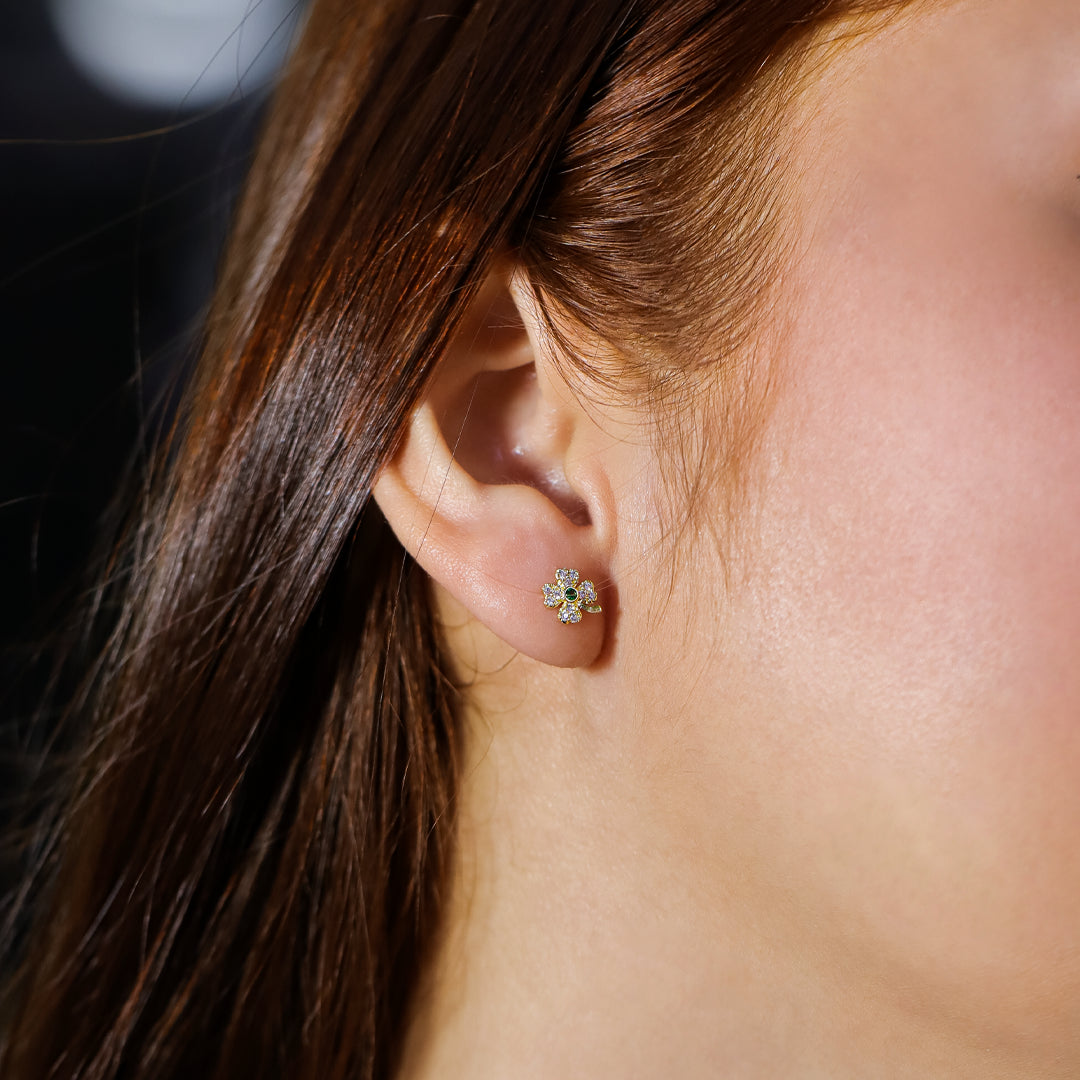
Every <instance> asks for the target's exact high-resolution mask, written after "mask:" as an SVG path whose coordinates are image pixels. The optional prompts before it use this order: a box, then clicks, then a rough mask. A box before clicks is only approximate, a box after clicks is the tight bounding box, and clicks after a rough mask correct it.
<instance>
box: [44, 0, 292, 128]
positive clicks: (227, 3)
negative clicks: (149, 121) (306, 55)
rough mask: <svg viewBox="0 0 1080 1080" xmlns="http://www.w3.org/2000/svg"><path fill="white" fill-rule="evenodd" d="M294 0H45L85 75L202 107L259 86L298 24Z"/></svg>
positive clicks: (136, 98)
mask: <svg viewBox="0 0 1080 1080" xmlns="http://www.w3.org/2000/svg"><path fill="white" fill-rule="evenodd" d="M303 6H304V5H303V4H302V3H300V2H298V0H49V9H50V12H51V14H52V17H53V22H54V23H55V26H56V30H57V34H58V35H59V38H60V41H61V43H62V44H63V46H64V48H65V50H66V51H67V53H68V55H69V56H70V57H71V59H72V61H73V62H74V63H75V64H76V66H77V67H78V68H79V69H80V70H81V71H82V72H83V74H84V75H85V76H86V77H87V78H88V79H90V80H91V81H92V82H93V83H95V84H96V85H97V86H99V87H100V88H101V89H102V90H104V91H105V92H106V93H108V94H111V95H112V96H114V97H117V98H120V99H122V100H124V101H127V102H130V103H132V104H137V105H146V106H152V107H159V108H179V107H184V108H193V109H198V108H205V107H206V106H208V105H214V104H217V103H218V102H222V101H225V100H227V99H229V98H231V97H239V96H242V95H243V94H247V93H250V92H251V91H253V90H257V89H258V88H259V87H260V86H263V85H264V84H265V83H267V82H268V81H269V80H270V79H272V78H273V76H274V74H275V72H276V71H277V69H278V68H279V67H280V65H281V63H282V61H283V60H284V58H285V56H286V54H287V53H288V51H289V46H290V44H291V42H292V38H293V36H294V33H295V31H296V28H297V23H298V21H299V19H300V17H301V9H302V8H303Z"/></svg>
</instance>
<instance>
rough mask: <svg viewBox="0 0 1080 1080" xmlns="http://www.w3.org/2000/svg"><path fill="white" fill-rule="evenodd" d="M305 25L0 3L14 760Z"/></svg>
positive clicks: (0, 485)
mask: <svg viewBox="0 0 1080 1080" xmlns="http://www.w3.org/2000/svg"><path fill="white" fill-rule="evenodd" d="M300 17H301V12H300V5H299V4H298V3H297V2H296V0H240V2H238V3H237V2H234V0H0V735H2V741H3V743H4V745H3V746H2V747H0V751H3V752H2V753H0V762H2V761H4V760H7V759H8V757H9V755H8V754H7V751H9V750H16V749H17V748H18V747H17V744H18V743H19V742H20V740H22V739H24V738H25V734H26V730H27V729H26V719H27V717H29V715H30V714H31V713H32V712H33V711H34V709H35V708H36V704H37V702H38V700H39V698H40V694H41V688H42V685H43V680H44V679H45V676H46V673H47V669H48V660H49V656H50V648H51V647H50V645H49V642H50V641H51V640H53V638H54V637H55V633H56V628H57V627H58V626H59V625H60V624H61V623H62V622H63V620H64V619H65V618H68V617H70V613H72V612H75V611H77V610H78V605H79V603H80V597H81V595H82V593H83V592H84V591H85V588H86V587H87V585H88V581H87V579H86V567H87V563H88V559H89V558H90V554H91V551H92V550H93V548H94V545H95V541H96V540H97V539H98V538H99V537H100V535H101V521H102V515H103V512H104V510H105V508H106V506H107V505H108V503H109V502H110V500H111V499H112V497H113V496H114V494H115V493H116V490H117V486H118V483H119V481H120V477H121V474H122V472H123V470H124V467H125V465H126V463H127V462H129V461H130V460H131V458H132V455H133V454H138V453H139V452H140V449H144V448H145V444H147V443H148V442H151V441H152V432H153V428H154V425H155V424H156V423H157V422H158V421H159V420H160V419H161V417H162V414H163V413H162V408H161V407H160V406H156V404H155V403H157V402H158V401H159V400H160V399H161V397H162V395H163V394H164V393H165V392H166V389H167V388H168V387H169V386H170V385H172V384H175V383H176V382H177V381H178V380H182V378H183V374H184V372H185V371H186V370H187V369H188V368H189V367H190V363H191V360H192V355H191V354H192V350H193V344H194V342H195V341H196V339H197V336H198V329H199V323H200V319H201V317H202V314H203V311H204V308H205V305H206V303H207V298H208V295H209V291H210V288H211V285H212V282H213V276H214V270H215V266H216V261H217V258H218V255H219V251H220V248H221V245H222V242H223V240H224V237H225V233H226V229H227V224H228V220H229V215H230V209H231V207H232V204H233V201H234V199H235V196H236V194H237V191H238V188H239V185H240V183H241V182H242V178H243V175H244V172H245V169H246V167H247V165H248V162H249V157H250V152H251V141H252V137H253V134H254V133H255V132H256V131H257V128H258V124H259V120H260V116H261V112H262V108H263V105H264V101H265V98H266V93H267V87H268V84H269V83H270V82H271V80H272V79H273V76H274V73H275V71H276V69H277V67H278V66H279V64H280V62H281V60H282V59H283V57H284V56H285V54H286V53H287V50H288V46H289V44H290V42H291V40H292V39H293V37H294V36H295V33H296V30H297V24H298V22H299V19H300ZM155 409H156V411H155ZM166 411H167V407H166ZM39 646H43V647H44V652H43V653H42V655H43V657H44V662H41V661H39V662H35V660H34V657H35V655H38V653H39V652H40V650H39ZM9 779H10V778H9V777H8V776H6V775H5V767H4V766H3V765H0V790H3V788H4V786H5V783H6V781H7V780H9Z"/></svg>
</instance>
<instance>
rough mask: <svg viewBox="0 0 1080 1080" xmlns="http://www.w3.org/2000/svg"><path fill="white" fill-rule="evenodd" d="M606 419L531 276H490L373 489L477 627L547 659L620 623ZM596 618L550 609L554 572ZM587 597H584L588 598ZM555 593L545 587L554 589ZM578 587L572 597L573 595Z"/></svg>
mask: <svg viewBox="0 0 1080 1080" xmlns="http://www.w3.org/2000/svg"><path fill="white" fill-rule="evenodd" d="M602 438H603V433H602V432H601V430H600V428H599V426H598V425H597V424H596V422H595V421H594V420H593V419H592V418H591V417H590V415H589V414H588V413H587V412H586V411H585V410H584V409H583V408H582V405H581V403H580V401H579V399H578V397H577V396H575V394H574V393H573V392H572V391H571V388H570V387H569V386H568V385H567V383H566V382H565V380H564V379H563V377H562V375H561V374H560V370H559V367H558V365H557V364H556V361H555V353H554V346H553V345H552V343H551V342H550V339H549V335H548V334H546V333H545V332H544V330H543V328H542V325H541V323H540V319H539V316H538V312H537V308H536V304H535V300H534V298H533V295H532V292H531V290H530V289H529V287H528V284H527V282H526V281H525V279H524V277H523V275H522V274H521V273H520V272H515V270H514V268H513V267H512V266H510V265H508V264H507V263H506V262H500V263H499V264H498V265H497V266H496V268H495V269H493V270H492V271H491V273H490V274H489V277H488V279H487V280H486V282H485V284H484V286H483V288H482V289H481V291H480V293H479V295H478V297H477V299H476V301H475V302H474V303H473V305H472V306H471V308H470V310H469V312H468V313H467V315H466V318H465V320H464V322H463V324H462V326H461V328H460V330H459V331H458V332H457V333H456V334H455V337H454V340H453V341H452V343H451V345H450V347H449V348H448V350H447V352H446V354H445V355H444V356H443V357H442V358H441V359H440V362H439V367H438V370H437V372H436V374H435V377H434V380H433V383H432V385H431V386H430V388H429V391H428V395H427V398H426V399H425V400H424V401H423V402H421V404H420V405H419V406H418V407H417V409H416V410H415V412H414V414H413V416H412V418H411V420H410V423H409V427H408V429H407V431H406V433H405V437H404V439H403V441H402V443H401V446H400V448H399V450H398V452H397V454H396V455H395V457H394V458H393V460H392V461H391V462H390V463H389V464H388V465H387V466H386V467H385V468H384V469H383V471H382V472H381V473H380V476H379V478H378V481H377V483H376V485H375V488H374V496H375V500H376V502H377V503H378V504H379V508H380V510H381V511H382V513H383V514H384V516H385V517H386V519H387V521H388V522H389V524H390V526H391V528H392V529H393V530H394V532H395V533H396V535H397V537H398V539H399V540H400V541H401V543H402V544H403V545H404V547H405V548H406V550H408V551H409V553H410V554H411V555H412V556H413V557H414V558H415V559H416V560H417V562H418V563H419V564H420V565H421V566H422V567H423V568H424V569H425V570H426V571H427V573H428V574H430V576H431V577H432V578H433V579H434V580H435V581H436V582H437V583H438V584H439V585H440V586H442V588H443V589H445V590H446V591H447V592H448V593H449V594H450V595H451V596H453V597H454V598H455V599H456V600H457V601H458V602H459V603H460V604H462V605H464V607H465V608H466V609H467V610H468V611H469V612H470V613H471V614H472V615H473V616H474V617H475V618H477V619H478V620H479V621H480V622H482V623H483V624H484V625H485V626H487V627H488V628H489V629H490V630H492V631H493V632H494V633H495V634H496V635H498V636H499V637H500V638H502V639H503V640H504V641H505V642H507V643H508V644H509V645H511V646H512V647H513V648H515V649H517V650H519V651H520V652H523V653H525V654H527V655H528V656H531V657H533V658H535V659H537V660H540V661H542V662H544V663H547V664H552V665H556V666H559V667H577V666H587V665H589V664H591V663H592V662H593V661H595V660H596V658H597V657H598V656H599V654H600V652H601V650H602V648H603V644H604V639H605V631H607V630H609V629H610V627H611V625H612V620H611V615H612V611H613V606H614V604H613V601H614V597H613V589H612V587H611V582H610V580H609V572H610V567H611V556H612V547H613V542H614V529H613V524H614V513H613V508H612V501H611V491H612V486H611V484H610V483H609V478H608V477H607V476H606V475H605V472H604V465H603V460H604V455H603V454H602V453H598V452H597V450H598V445H597V443H598V440H600V439H602ZM560 569H569V570H577V571H578V572H579V573H580V576H581V580H582V581H591V582H593V583H595V587H596V592H597V598H596V601H595V602H594V604H593V606H599V607H600V608H602V611H601V612H600V613H599V614H596V613H587V612H586V610H585V607H586V604H585V603H581V606H580V614H581V620H580V622H577V623H573V622H571V623H563V622H561V621H560V619H559V610H560V607H561V605H560V606H559V607H554V608H553V607H548V606H545V590H544V585H545V584H548V585H552V586H556V587H558V586H559V582H558V580H557V578H556V571H558V570H560ZM578 591H579V597H578V599H579V600H581V601H584V600H586V599H587V594H588V589H587V588H586V590H585V596H581V595H580V593H581V591H580V590H578ZM548 592H549V593H550V590H548ZM572 596H573V594H571V597H572Z"/></svg>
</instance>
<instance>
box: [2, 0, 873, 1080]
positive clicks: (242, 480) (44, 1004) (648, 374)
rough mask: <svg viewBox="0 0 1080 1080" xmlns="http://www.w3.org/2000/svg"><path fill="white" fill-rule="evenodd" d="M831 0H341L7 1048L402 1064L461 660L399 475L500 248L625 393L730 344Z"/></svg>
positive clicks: (165, 502) (53, 822) (196, 401)
mask: <svg viewBox="0 0 1080 1080" xmlns="http://www.w3.org/2000/svg"><path fill="white" fill-rule="evenodd" d="M850 6H851V5H850V4H846V5H844V7H845V9H846V8H849V7H850ZM863 6H865V5H863ZM839 7H840V5H838V3H836V2H833V0H726V2H707V0H651V2H646V0H590V2H589V3H581V2H580V0H546V2H545V3H543V4H540V3H536V2H534V0H437V2H436V0H394V2H389V0H366V2H364V3H358V2H357V0H316V2H315V4H314V7H313V9H312V11H311V13H310V18H309V21H308V25H307V27H306V30H305V32H304V35H303V39H302V41H301V42H300V45H299V48H298V49H297V51H296V53H295V55H294V57H293V59H292V61H291V65H290V67H289V69H288V71H287V73H286V75H285V77H284V79H283V82H282V84H281V87H280V89H279V91H278V93H277V96H276V101H275V104H274V106H273V109H272V112H271V115H270V118H269V122H268V125H267V129H266V132H265V134H264V137H263V139H262V143H261V148H260V150H259V153H258V155H257V158H256V160H255V163H254V167H253V169H252V172H251V176H250V179H249V183H248V187H247V191H246V194H245V197H244V199H243V202H242V204H241V207H240V210H239V214H238V219H237V223H236V228H235V234H234V237H233V241H232V244H231V247H230V251H229V253H228V257H227V260H226V262H225V265H224V267H223V271H222V276H221V281H220V285H219V289H218V294H217V299H216V302H215V305H214V308H213V310H212V312H211V315H210V318H209V320H208V324H207V329H206V337H205V345H204V348H203V355H202V361H201V366H200V368H199V371H198V374H197V377H196V378H195V379H194V381H193V384H192V386H191V387H190V391H189V393H188V397H187V406H186V409H185V411H184V413H183V415H182V419H181V421H180V422H179V423H178V425H177V428H176V431H175V432H174V435H173V438H172V439H171V440H170V446H169V448H168V449H167V450H166V451H165V452H163V453H162V454H161V455H160V464H159V468H158V470H157V474H156V475H155V477H154V478H153V485H152V488H151V491H152V494H151V495H149V496H148V497H147V499H146V504H145V505H144V506H143V508H142V511H141V514H140V516H139V518H138V521H137V523H136V525H135V526H134V527H133V528H132V529H131V530H130V533H129V536H128V538H127V542H126V547H125V549H124V550H125V552H126V554H125V555H124V558H125V559H126V563H127V565H128V566H130V572H129V574H128V578H129V580H128V581H127V584H126V585H125V588H124V600H123V606H122V608H121V611H120V614H119V616H118V618H117V620H116V624H115V628H114V629H113V632H112V635H111V638H110V641H109V644H108V648H107V649H106V651H105V654H104V656H103V657H102V658H101V660H100V662H99V664H98V665H97V666H96V667H95V669H94V671H93V673H92V676H91V678H90V680H89V683H88V688H87V690H86V691H85V692H84V694H83V695H81V697H80V702H84V701H90V702H92V704H91V705H89V706H86V707H85V708H83V709H80V708H75V709H74V710H73V713H74V714H75V715H81V714H82V713H85V716H86V719H85V721H83V723H84V724H85V727H84V729H83V730H82V733H81V739H82V742H81V744H80V746H81V749H80V753H79V756H78V762H77V766H76V768H75V769H74V770H73V775H72V776H71V778H70V782H69V784H68V786H67V790H66V795H65V799H64V801H63V802H62V803H58V804H57V809H56V812H55V813H53V814H49V815H45V817H44V818H43V820H42V824H41V825H40V828H39V830H38V833H37V834H36V837H35V842H34V848H33V851H34V857H33V859H32V860H31V861H30V863H29V864H28V870H27V878H26V881H27V886H26V888H24V890H22V892H21V893H20V897H19V899H18V900H17V902H16V903H14V904H12V905H9V910H8V912H7V913H6V914H7V921H6V926H7V928H8V929H7V938H6V948H7V950H8V956H9V957H11V956H14V954H15V952H16V951H18V941H19V935H18V934H17V933H15V930H14V929H13V928H17V927H18V926H20V925H22V924H24V923H25V920H26V917H27V916H26V912H27V909H28V905H30V903H31V901H32V900H34V899H35V898H36V911H37V915H36V920H35V922H34V926H33V931H32V933H31V934H30V935H29V940H28V944H27V945H26V946H25V947H24V948H22V950H21V951H22V953H23V955H22V962H21V964H20V966H19V969H18V972H17V974H16V976H15V977H14V978H13V979H12V980H11V982H10V985H9V987H8V992H7V993H8V999H7V1000H8V1006H9V1008H10V1009H11V1010H12V1012H11V1021H10V1023H9V1025H8V1030H7V1031H6V1032H5V1033H4V1044H5V1045H4V1051H3V1054H2V1060H0V1071H2V1072H3V1075H4V1076H7V1077H12V1078H27V1080H28V1078H32V1077H45V1076H71V1077H75V1076H78V1077H113V1076H136V1075H139V1076H141V1075H146V1076H154V1077H191V1076H214V1077H228V1076H235V1075H283V1076H289V1077H296V1078H303V1077H309V1078H316V1077H317V1078H319V1080H331V1078H333V1077H345V1076H350V1077H351V1076H364V1077H371V1076H378V1077H384V1076H387V1075H390V1074H391V1073H392V1072H393V1068H394V1063H395V1060H396V1058H397V1055H398V1050H399V1046H400V1040H401V1037H402V1034H403V1021H404V1016H405V1010H406V1007H407V1002H408V999H409V994H410V990H411V988H412V987H413V986H414V984H415V981H416V978H417V972H418V970H419V968H420V965H421V964H422V962H423V958H424V951H425V947H426V945H427V943H428V942H429V940H430V938H431V935H432V932H433V928H435V927H436V925H437V920H438V916H439V898H440V888H441V883H442V881H443V876H444V870H445V868H446V866H447V861H448V858H449V856H450V851H451V843H452V838H453V795H454V788H455V757H456V752H455V751H456V745H455V740H456V732H455V724H454V713H455V696H456V694H457V693H458V691H457V690H456V689H455V688H454V686H453V685H452V684H451V681H450V680H449V678H448V677H447V675H446V672H447V671H448V664H447V662H446V657H445V656H444V653H443V646H442V644H441V642H440V638H439V635H438V633H437V632H436V627H435V625H434V623H433V620H432V616H431V613H430V609H429V605H428V598H427V592H426V583H425V579H424V577H423V575H422V574H421V573H419V572H418V570H417V568H416V566H415V565H414V564H413V563H412V562H411V561H410V560H409V558H408V557H407V556H406V555H405V553H404V552H403V551H402V549H401V548H400V546H399V545H398V544H397V542H396V541H395V540H394V538H393V536H392V534H390V532H389V530H388V528H387V526H386V524H385V522H384V521H383V520H382V519H381V517H380V515H379V514H378V511H377V508H376V507H375V506H374V504H373V503H372V502H371V500H370V499H369V493H370V491H371V487H372V483H373V480H374V478H375V476H376V475H377V473H378V471H379V469H380V467H381V466H382V465H383V463H384V462H386V461H387V460H388V457H389V456H390V455H391V454H392V452H393V451H394V449H395V442H396V440H397V438H398V437H399V434H400V433H401V431H402V430H403V427H404V425H405V422H406V420H407V418H408V416H409V414H410V412H411V410H412V409H413V408H414V406H415V405H416V404H417V402H418V401H419V400H420V398H421V396H422V395H423V393H424V390H425V386H426V384H427V382H428V379H429V377H430V375H431V373H432V371H433V368H434V366H435V364H436V363H437V361H438V358H439V356H440V354H441V353H442V351H443V350H444V348H445V346H446V343H447V341H448V339H449V337H450V335H451V334H452V333H453V331H454V328H455V326H456V325H457V324H458V322H459V320H460V319H461V317H462V313H463V312H464V311H465V310H466V309H467V307H468V305H469V303H470V301H471V300H472V298H473V297H474V296H475V295H476V292H477V290H478V288H479V286H480V284H481V282H482V281H483V278H484V275H485V272H486V270H487V268H488V265H489V263H490V261H491V259H492V257H493V256H494V255H495V254H496V253H497V252H500V251H505V250H510V249H512V250H514V251H515V253H516V255H517V257H518V258H519V259H520V261H521V262H522V264H523V265H524V266H525V268H526V270H527V272H528V273H529V275H530V279H531V281H532V283H533V285H534V286H535V288H536V290H537V293H538V295H539V296H540V297H541V298H542V299H543V301H544V303H545V304H546V305H547V308H548V310H549V312H551V313H553V314H554V313H558V314H559V316H560V317H563V316H568V317H569V318H571V319H573V320H574V321H576V322H578V323H580V324H582V325H584V326H586V327H588V328H590V329H591V330H592V331H594V332H596V333H598V334H600V335H602V336H603V337H604V338H605V340H607V341H609V342H611V343H612V344H613V345H614V346H615V347H616V349H617V350H618V351H619V352H620V353H621V355H622V356H623V357H624V358H625V359H626V363H627V368H626V370H625V371H624V372H623V373H622V378H623V382H622V383H621V384H620V388H621V390H623V391H626V392H629V390H630V389H631V388H633V387H645V388H646V390H647V391H648V392H649V393H653V394H655V393H657V392H660V391H661V390H663V388H664V387H665V386H669V385H670V384H671V380H672V379H676V380H677V379H678V378H679V377H681V376H683V375H685V373H686V370H687V368H688V367H689V366H690V363H691V361H690V359H688V358H687V357H689V356H691V355H694V356H700V355H701V350H700V349H699V350H697V352H696V353H694V352H693V351H691V353H688V354H686V355H683V356H682V357H681V358H680V359H675V358H677V357H679V356H680V350H679V348H677V347H676V345H677V344H679V343H684V342H686V341H689V340H693V341H695V342H698V343H699V344H700V343H701V342H703V341H705V340H706V339H708V340H709V341H710V342H712V345H711V351H712V353H713V354H715V355H725V354H726V352H727V351H728V348H729V345H730V342H731V341H733V340H734V339H735V337H736V336H737V331H738V330H739V328H741V327H744V326H745V325H746V324H747V321H748V317H747V310H748V303H749V302H750V300H751V299H752V298H753V297H754V296H755V295H758V294H760V292H761V289H760V287H759V286H760V284H761V282H762V281H763V280H764V278H763V275H764V274H765V273H766V270H767V267H766V263H765V261H764V260H763V258H762V257H761V256H762V253H763V252H766V251H767V250H768V249H769V244H768V241H769V238H770V233H769V230H768V225H769V222H770V221H771V220H772V217H773V215H771V214H770V213H769V212H768V211H769V206H770V198H771V196H770V192H772V191H773V190H774V185H772V184H771V181H770V177H769V164H770V162H769V154H768V152H767V148H768V147H771V146H775V144H776V139H775V134H776V133H775V131H772V132H771V134H770V131H769V130H768V129H769V125H767V124H762V123H760V122H751V121H752V120H753V119H754V118H755V117H756V118H757V120H758V121H760V119H761V117H762V116H764V115H766V112H767V110H766V109H765V104H766V103H768V102H770V101H772V102H775V100H776V98H775V95H773V96H772V97H769V95H767V94H766V93H765V89H766V88H767V87H769V86H775V85H777V80H776V78H775V77H774V76H775V75H776V73H777V72H778V71H780V70H781V69H782V63H781V61H782V60H783V59H784V58H785V57H790V56H792V55H794V53H793V49H792V47H793V46H794V45H795V44H796V43H797V42H799V41H802V40H805V39H806V37H807V35H808V34H809V32H810V31H811V30H812V29H813V28H814V27H815V26H818V25H820V24H821V22H822V20H823V19H824V18H825V17H826V16H831V15H833V14H836V13H837V11H838V8H839ZM763 110H764V111H763ZM770 115H771V114H770ZM777 115H779V114H777ZM774 126H775V125H774ZM704 290H708V294H709V297H710V298H709V302H708V303H707V304H703V302H702V297H703V295H705V292H704ZM661 310H662V312H663V319H662V320H659V319H657V317H656V316H657V312H658V311H661ZM661 323H662V325H661ZM631 357H639V358H640V357H645V358H647V359H648V360H649V362H648V363H639V364H638V366H637V367H636V368H634V367H631V366H630V365H631V359H630V358H631Z"/></svg>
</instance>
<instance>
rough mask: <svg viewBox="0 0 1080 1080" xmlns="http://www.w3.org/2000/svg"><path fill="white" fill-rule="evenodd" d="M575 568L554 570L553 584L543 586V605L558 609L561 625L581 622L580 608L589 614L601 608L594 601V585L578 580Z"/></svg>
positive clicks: (597, 612) (597, 613)
mask: <svg viewBox="0 0 1080 1080" xmlns="http://www.w3.org/2000/svg"><path fill="white" fill-rule="evenodd" d="M579 577H580V575H579V574H578V572H577V571H576V570H556V571H555V582H556V583H555V584H554V585H545V586H544V607H549V608H554V607H557V608H558V609H559V622H561V623H562V624H563V625H567V624H569V623H579V622H581V612H582V609H584V610H585V611H587V612H589V614H590V615H599V614H600V612H601V611H602V610H603V609H602V608H601V607H600V605H599V604H598V603H597V602H596V586H595V585H594V584H593V583H592V582H591V581H579V580H578V578H579Z"/></svg>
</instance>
